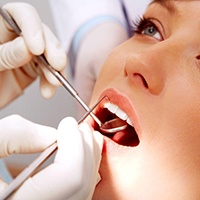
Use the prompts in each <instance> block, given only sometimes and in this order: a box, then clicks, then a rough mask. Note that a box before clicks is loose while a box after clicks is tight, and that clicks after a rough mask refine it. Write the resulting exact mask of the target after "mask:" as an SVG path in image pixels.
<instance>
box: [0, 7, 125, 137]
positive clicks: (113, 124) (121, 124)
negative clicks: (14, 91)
mask: <svg viewBox="0 0 200 200" xmlns="http://www.w3.org/2000/svg"><path fill="white" fill-rule="evenodd" d="M0 14H1V15H2V17H3V18H4V19H5V20H6V22H7V23H8V24H9V25H10V26H11V27H12V28H13V30H14V31H15V32H16V34H18V35H20V34H21V30H20V28H19V27H18V25H17V23H16V22H15V20H14V19H13V18H12V16H10V14H9V13H8V12H6V11H4V10H3V9H2V8H1V7H0ZM36 57H38V58H39V60H40V61H41V62H42V63H43V64H44V66H45V67H46V68H47V69H48V70H49V71H50V72H51V73H52V74H53V75H54V76H55V77H56V78H57V79H58V81H60V83H61V84H62V85H63V86H64V88H65V89H67V90H68V92H69V93H70V94H71V95H72V96H73V97H74V98H75V99H76V100H77V101H78V102H79V103H80V105H81V106H82V107H83V108H84V109H85V110H86V111H87V112H89V111H90V108H89V107H88V106H87V105H86V104H85V103H84V101H83V100H82V99H81V98H80V96H79V95H78V93H77V91H76V90H75V89H74V88H73V87H72V85H71V84H70V83H69V82H68V81H67V79H66V78H65V77H64V76H63V75H62V74H61V73H60V72H58V71H56V70H55V69H54V68H53V67H52V66H51V65H49V63H48V61H47V60H46V58H45V56H44V54H42V55H39V56H36ZM90 116H91V117H92V118H93V119H94V120H95V122H96V123H97V124H98V125H99V128H100V130H101V131H102V132H104V133H108V134H110V133H116V132H117V131H122V130H124V129H126V128H127V126H128V125H127V123H126V122H125V121H123V120H121V119H119V118H115V119H113V120H110V121H107V122H106V123H105V124H103V123H102V122H101V121H100V120H99V119H98V118H97V117H96V115H94V113H92V112H91V113H90Z"/></svg>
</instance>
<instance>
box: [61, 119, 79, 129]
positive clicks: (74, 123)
mask: <svg viewBox="0 0 200 200" xmlns="http://www.w3.org/2000/svg"><path fill="white" fill-rule="evenodd" d="M77 124H78V123H77V121H76V120H75V119H74V118H73V117H66V118H64V119H62V120H61V122H60V123H59V125H58V130H59V131H60V130H64V131H66V129H69V127H71V126H77Z"/></svg>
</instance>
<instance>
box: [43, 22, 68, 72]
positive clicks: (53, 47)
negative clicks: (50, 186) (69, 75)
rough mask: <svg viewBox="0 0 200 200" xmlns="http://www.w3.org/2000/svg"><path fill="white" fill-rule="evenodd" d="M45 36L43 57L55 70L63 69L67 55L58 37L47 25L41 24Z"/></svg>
mask: <svg viewBox="0 0 200 200" xmlns="http://www.w3.org/2000/svg"><path fill="white" fill-rule="evenodd" d="M43 30H44V38H45V44H46V46H45V52H44V54H45V57H46V59H47V60H48V62H49V64H50V65H51V66H52V67H53V68H54V69H55V70H57V71H63V70H64V68H65V67H66V65H67V56H66V53H65V51H64V49H63V47H62V46H61V44H60V42H59V41H58V39H57V38H56V37H55V35H54V34H53V33H52V31H51V30H50V29H49V27H48V26H46V25H45V24H44V25H43Z"/></svg>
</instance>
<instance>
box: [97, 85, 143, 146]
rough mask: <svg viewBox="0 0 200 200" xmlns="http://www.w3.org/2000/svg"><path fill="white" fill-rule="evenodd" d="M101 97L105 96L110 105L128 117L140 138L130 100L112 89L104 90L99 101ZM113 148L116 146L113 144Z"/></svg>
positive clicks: (137, 121)
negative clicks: (113, 105)
mask: <svg viewBox="0 0 200 200" xmlns="http://www.w3.org/2000/svg"><path fill="white" fill-rule="evenodd" d="M103 96H107V97H108V98H109V100H110V102H111V103H113V104H115V105H117V106H118V107H119V108H120V109H121V110H123V111H124V112H125V113H126V114H127V115H128V116H129V118H130V119H131V123H132V124H133V125H134V128H135V130H136V132H137V134H138V137H139V138H140V135H141V134H140V133H141V127H140V125H139V120H138V116H137V115H136V111H135V109H134V107H133V105H132V104H131V102H130V100H129V99H128V97H127V96H126V95H125V94H123V93H122V92H120V91H118V90H116V89H114V88H108V89H106V90H104V91H103V92H102V93H101V95H100V97H99V99H100V98H102V97H103ZM108 140H110V139H108ZM108 140H107V139H106V144H107V143H108ZM109 143H110V142H109ZM106 146H108V145H106ZM109 146H110V145H109ZM114 146H117V145H116V144H115V145H114ZM118 146H119V145H118Z"/></svg>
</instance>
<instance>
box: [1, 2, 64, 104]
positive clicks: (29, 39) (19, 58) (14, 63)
mask: <svg viewBox="0 0 200 200" xmlns="http://www.w3.org/2000/svg"><path fill="white" fill-rule="evenodd" d="M3 9H5V10H6V11H8V12H9V13H10V15H11V16H12V17H13V18H14V20H15V21H16V22H17V24H18V26H19V27H20V29H21V31H22V34H21V36H20V37H19V36H17V35H16V34H15V33H14V31H13V30H12V28H11V27H10V26H9V25H8V24H7V23H6V22H5V21H4V19H3V18H2V16H0V95H1V99H0V107H3V106H4V105H5V104H7V103H8V102H10V101H12V100H13V99H14V98H15V97H16V96H18V95H20V94H21V93H22V92H23V90H24V88H25V87H27V86H28V85H29V84H30V83H31V82H32V81H33V80H35V79H36V77H37V76H38V74H39V75H40V77H41V92H42V94H43V96H45V97H47V98H48V97H51V96H52V95H53V94H54V91H55V86H58V85H59V83H58V81H57V80H56V79H55V78H54V77H53V75H52V74H51V73H50V72H49V71H48V70H47V69H46V68H45V67H44V66H42V65H40V63H36V61H35V60H34V61H32V62H30V61H31V60H32V58H33V56H34V55H40V54H42V53H44V55H45V57H46V58H47V60H48V62H49V63H50V64H51V65H52V66H53V67H54V68H55V69H56V70H58V71H62V72H63V70H64V67H65V66H66V63H67V59H66V54H65V52H64V50H63V49H62V48H61V45H60V44H59V42H58V40H57V39H56V37H55V36H54V35H53V33H52V32H51V31H50V29H49V28H48V27H47V26H45V25H44V24H43V23H42V22H41V20H40V18H39V15H38V13H37V12H36V10H35V9H34V8H33V7H32V6H31V5H29V4H26V3H19V2H17V3H8V4H6V5H4V6H3ZM28 62H30V63H28ZM27 63H28V64H27ZM41 69H42V70H41Z"/></svg>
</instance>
